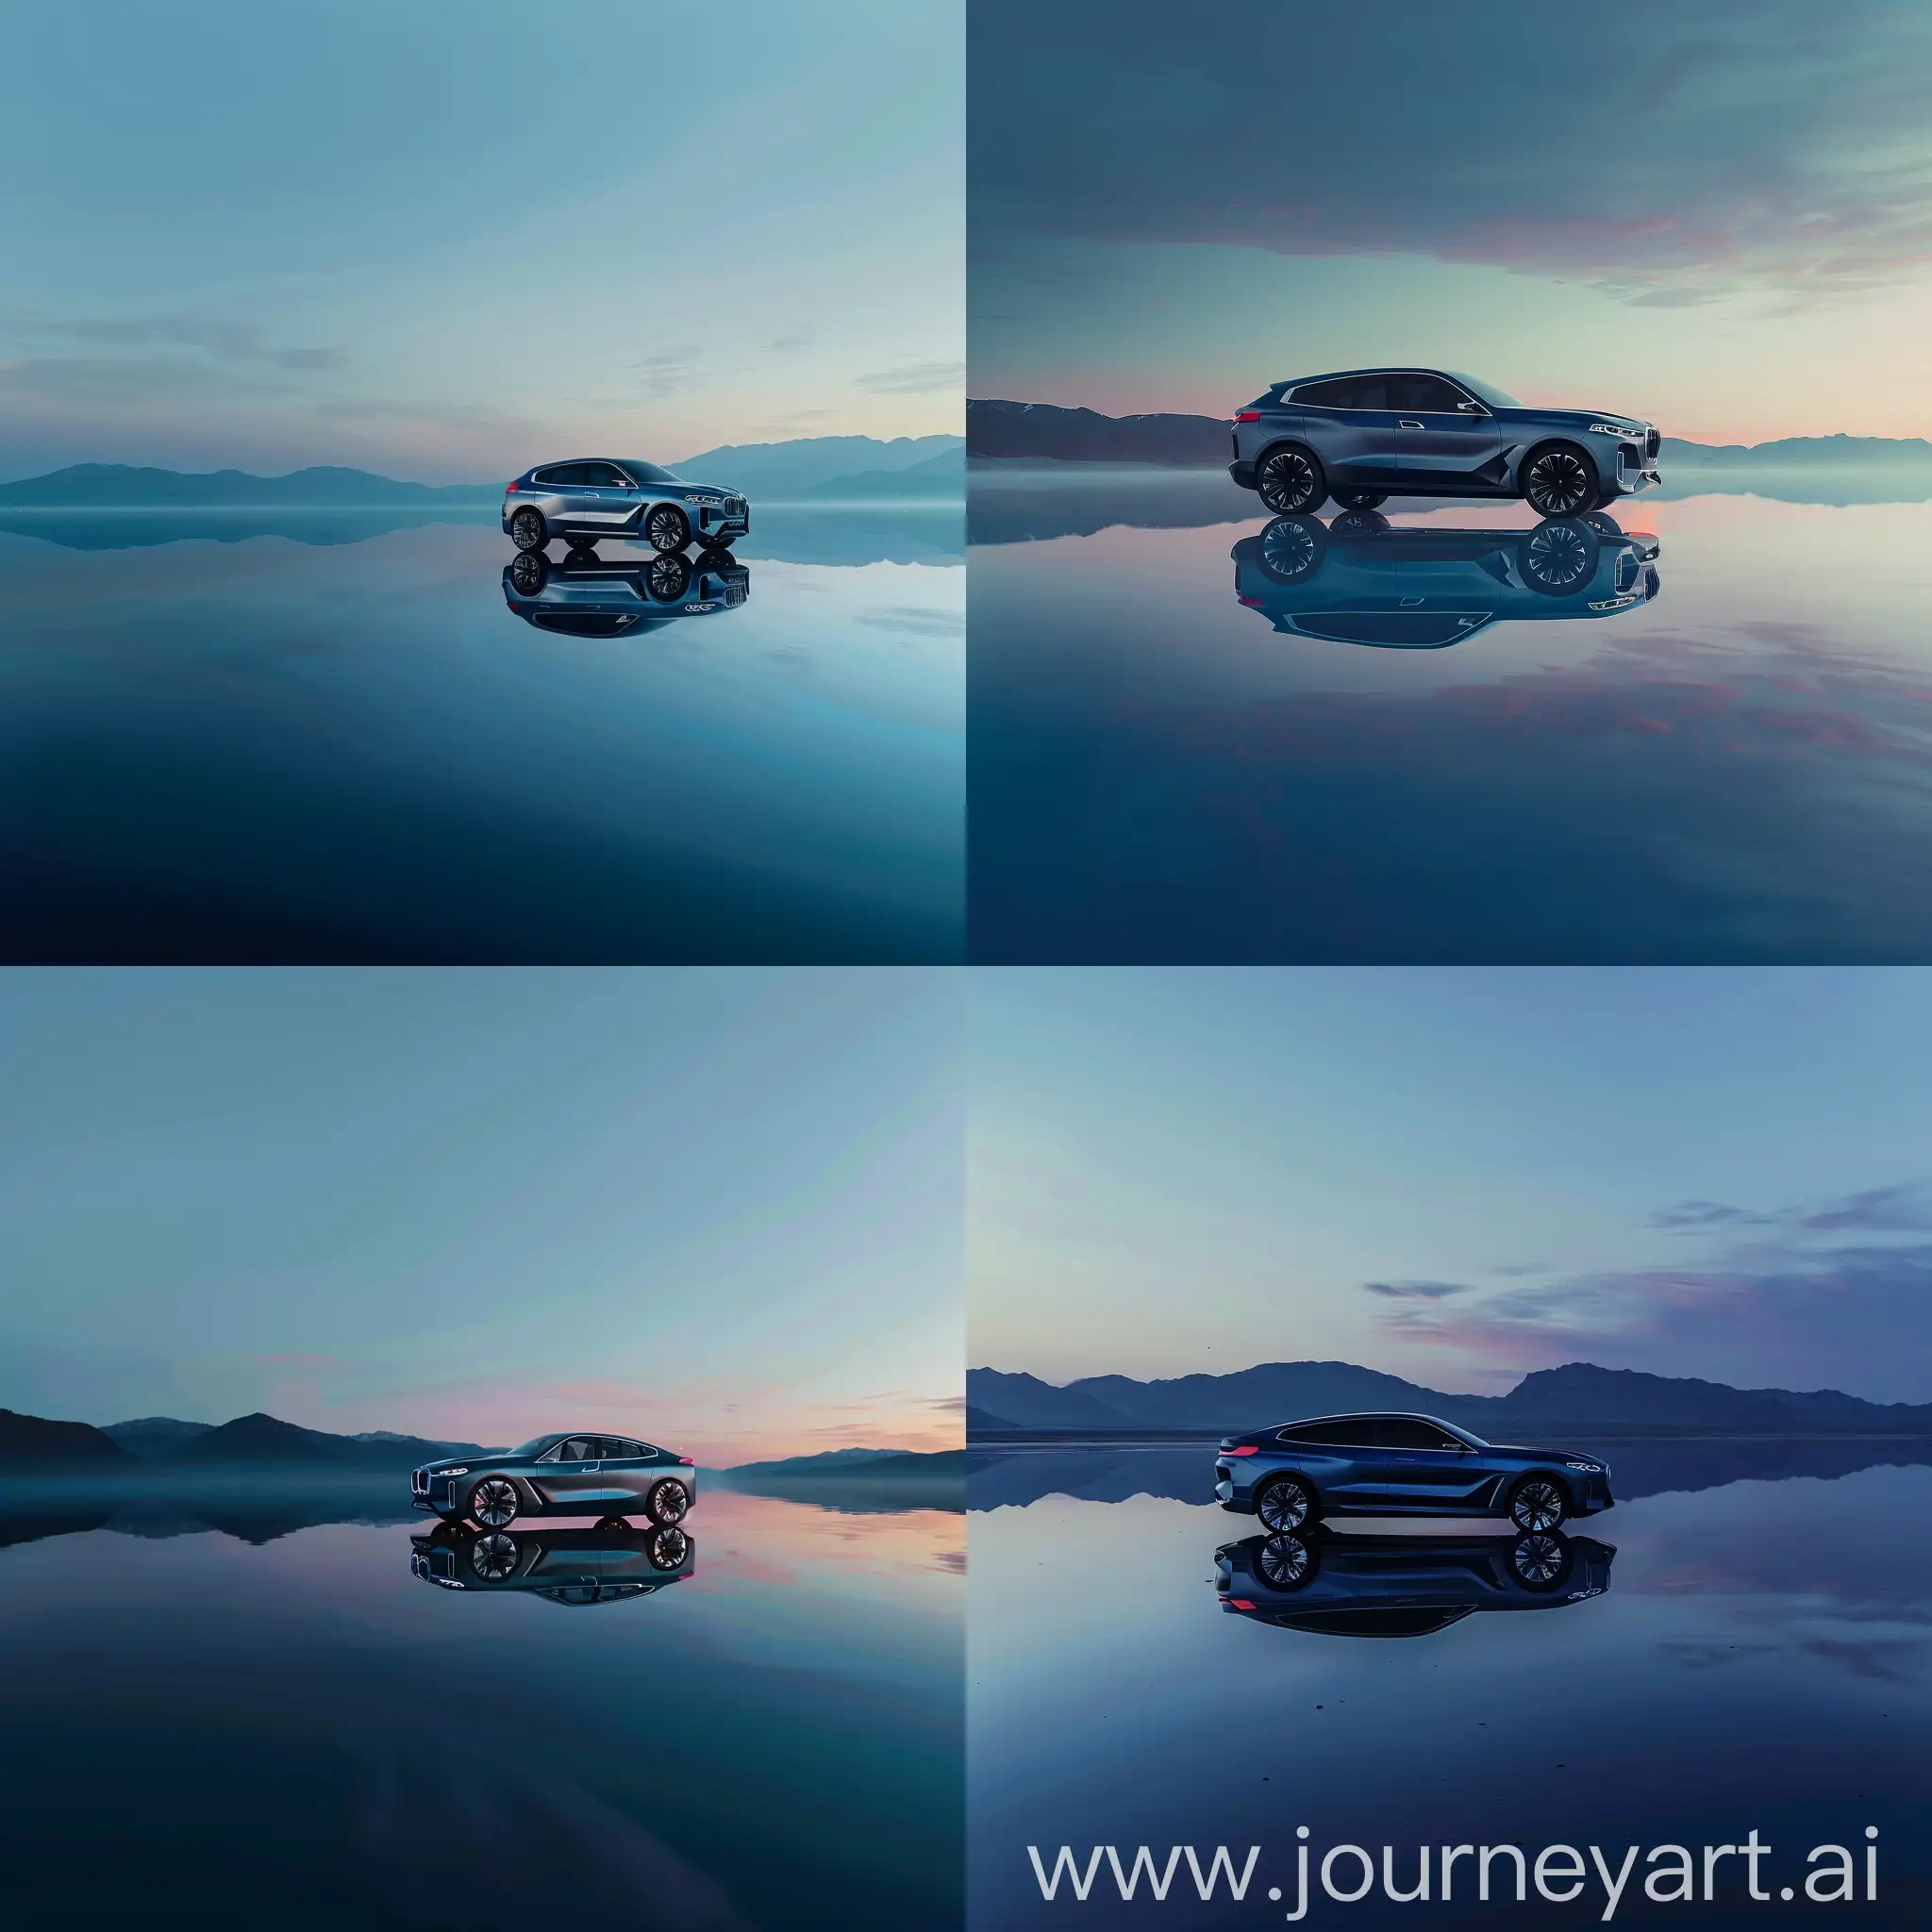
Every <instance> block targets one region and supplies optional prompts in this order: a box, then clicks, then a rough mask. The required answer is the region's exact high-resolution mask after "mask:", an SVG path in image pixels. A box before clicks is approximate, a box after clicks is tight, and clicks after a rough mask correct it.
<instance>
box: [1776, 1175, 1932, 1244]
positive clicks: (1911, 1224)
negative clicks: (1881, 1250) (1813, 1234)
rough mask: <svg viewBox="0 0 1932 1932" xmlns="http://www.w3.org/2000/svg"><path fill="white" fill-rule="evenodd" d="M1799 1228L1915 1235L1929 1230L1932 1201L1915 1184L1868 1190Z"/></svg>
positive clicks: (1809, 1216) (1811, 1217) (1810, 1217)
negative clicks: (1862, 1229)
mask: <svg viewBox="0 0 1932 1932" xmlns="http://www.w3.org/2000/svg"><path fill="white" fill-rule="evenodd" d="M1799 1225H1800V1226H1803V1227H1809V1228H1819V1229H1830V1228H1840V1227H1848V1228H1849V1227H1856V1228H1866V1229H1869V1230H1871V1231H1873V1232H1874V1233H1875V1232H1883V1231H1887V1230H1892V1231H1899V1232H1908V1233H1916V1232H1920V1231H1923V1230H1925V1229H1932V1201H1928V1200H1927V1198H1926V1193H1925V1190H1924V1188H1923V1187H1922V1186H1920V1185H1919V1184H1917V1183H1916V1182H1907V1183H1904V1184H1902V1185H1900V1186H1897V1187H1890V1188H1868V1189H1867V1190H1866V1191H1864V1192H1863V1193H1861V1194H1850V1195H1847V1196H1846V1197H1845V1198H1844V1199H1843V1200H1841V1201H1838V1202H1834V1203H1833V1204H1832V1205H1831V1206H1830V1207H1828V1208H1821V1209H1820V1210H1819V1211H1818V1212H1817V1213H1815V1214H1807V1216H1806V1217H1805V1218H1804V1220H1803V1221H1802V1222H1801V1223H1800V1224H1799Z"/></svg>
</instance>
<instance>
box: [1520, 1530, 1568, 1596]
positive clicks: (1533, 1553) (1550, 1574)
mask: <svg viewBox="0 0 1932 1932" xmlns="http://www.w3.org/2000/svg"><path fill="white" fill-rule="evenodd" d="M1570 1563H1571V1555H1570V1540H1569V1539H1568V1538H1567V1537H1561V1536H1558V1535H1557V1533H1556V1532H1555V1531H1554V1530H1542V1531H1540V1532H1537V1533H1535V1534H1532V1535H1529V1536H1520V1537H1518V1538H1517V1539H1516V1541H1514V1542H1513V1543H1511V1544H1510V1546H1509V1569H1510V1571H1511V1573H1512V1574H1514V1576H1515V1578H1516V1580H1517V1582H1519V1583H1520V1584H1522V1586H1523V1587H1524V1590H1533V1591H1539V1592H1541V1591H1547V1590H1561V1589H1562V1587H1563V1586H1564V1584H1566V1583H1567V1582H1569V1580H1570Z"/></svg>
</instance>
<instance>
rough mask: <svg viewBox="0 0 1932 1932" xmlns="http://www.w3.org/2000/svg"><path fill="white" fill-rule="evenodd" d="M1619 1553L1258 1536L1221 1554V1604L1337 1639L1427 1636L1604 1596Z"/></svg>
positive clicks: (1536, 1543) (1217, 1556) (1529, 1538)
mask: <svg viewBox="0 0 1932 1932" xmlns="http://www.w3.org/2000/svg"><path fill="white" fill-rule="evenodd" d="M1616 1554H1617V1553H1616V1551H1615V1550H1614V1549H1613V1548H1611V1546H1610V1545H1609V1544H1608V1543H1601V1542H1598V1541H1596V1540H1595V1539H1594V1538H1592V1537H1585V1536H1575V1537H1572V1536H1563V1535H1561V1534H1559V1533H1558V1532H1557V1531H1555V1530H1543V1531H1535V1532H1531V1533H1530V1534H1528V1535H1524V1536H1519V1537H1515V1538H1513V1539H1512V1538H1508V1537H1470V1538H1467V1539H1439V1538H1433V1537H1432V1538H1428V1539H1403V1538H1395V1537H1373V1538H1369V1537H1338V1536H1335V1535H1332V1534H1330V1533H1327V1532H1324V1531H1320V1530H1318V1531H1315V1532H1314V1533H1312V1534H1307V1533H1304V1532H1300V1531H1291V1532H1288V1533H1285V1534H1282V1535H1278V1536H1251V1537H1246V1538H1244V1539H1243V1540H1242V1541H1240V1542H1238V1543H1224V1544H1223V1546H1222V1547H1221V1548H1220V1549H1218V1550H1216V1551H1215V1553H1214V1567H1215V1571H1216V1576H1215V1589H1216V1590H1217V1591H1218V1592H1219V1593H1220V1598H1221V1607H1222V1608H1223V1609H1224V1611H1227V1612H1229V1613H1231V1614H1233V1615H1236V1616H1242V1617H1253V1618H1255V1619H1257V1621H1259V1622H1261V1623H1264V1624H1279V1625H1281V1627H1282V1628H1284V1629H1288V1630H1311V1631H1317V1632H1322V1633H1325V1634H1326V1635H1328V1636H1331V1637H1426V1636H1428V1635H1430V1634H1431V1633H1432V1632H1434V1631H1437V1630H1441V1629H1446V1628H1447V1627H1448V1625H1449V1624H1455V1623H1457V1622H1459V1621H1460V1620H1461V1619H1462V1618H1464V1617H1466V1616H1468V1615H1469V1614H1470V1612H1471V1611H1472V1610H1546V1609H1554V1608H1557V1607H1560V1606H1562V1605H1564V1604H1574V1603H1581V1602H1582V1601H1583V1599H1584V1598H1586V1597H1592V1596H1601V1595H1602V1594H1603V1593H1604V1591H1607V1589H1609V1587H1610V1559H1611V1558H1612V1557H1614V1556H1615V1555H1616Z"/></svg>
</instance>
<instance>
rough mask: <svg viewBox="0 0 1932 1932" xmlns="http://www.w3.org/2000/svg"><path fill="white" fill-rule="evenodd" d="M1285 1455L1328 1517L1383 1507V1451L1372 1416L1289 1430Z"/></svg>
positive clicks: (1310, 1424)
mask: <svg viewBox="0 0 1932 1932" xmlns="http://www.w3.org/2000/svg"><path fill="white" fill-rule="evenodd" d="M1281 1446H1282V1448H1283V1450H1284V1451H1285V1452H1286V1453H1287V1454H1289V1455H1291V1457H1294V1459H1295V1460H1296V1461H1297V1462H1298V1463H1300V1464H1301V1466H1302V1467H1303V1468H1304V1469H1305V1470H1306V1471H1307V1476H1308V1480H1309V1481H1310V1482H1312V1483H1313V1484H1314V1485H1315V1488H1316V1491H1318V1492H1319V1494H1320V1496H1321V1498H1322V1507H1323V1511H1324V1514H1335V1515H1346V1514H1347V1513H1348V1511H1349V1510H1350V1509H1364V1508H1367V1509H1373V1508H1379V1507H1381V1505H1382V1492H1383V1489H1384V1486H1385V1472H1384V1470H1383V1467H1382V1459H1383V1454H1384V1452H1383V1450H1382V1448H1381V1446H1380V1444H1379V1443H1378V1441H1376V1427H1375V1422H1374V1418H1373V1417H1364V1418H1363V1419H1361V1420H1360V1421H1356V1420H1353V1419H1351V1418H1348V1417H1343V1418H1341V1420H1340V1421H1337V1422H1332V1423H1305V1424H1302V1425H1301V1426H1300V1427H1299V1428H1295V1429H1291V1430H1287V1431H1284V1433H1283V1436H1282V1444H1281Z"/></svg>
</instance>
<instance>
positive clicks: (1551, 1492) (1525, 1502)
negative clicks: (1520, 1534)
mask: <svg viewBox="0 0 1932 1932" xmlns="http://www.w3.org/2000/svg"><path fill="white" fill-rule="evenodd" d="M1509 1516H1510V1520H1511V1521H1512V1522H1513V1523H1514V1524H1516V1526H1517V1528H1518V1529H1526V1530H1550V1529H1555V1528H1556V1527H1557V1524H1559V1523H1561V1522H1562V1520H1563V1498H1562V1497H1561V1496H1560V1495H1559V1494H1558V1493H1557V1486H1556V1484H1555V1483H1553V1482H1549V1481H1547V1480H1545V1479H1544V1478H1543V1477H1541V1476H1537V1477H1535V1478H1533V1479H1532V1480H1531V1481H1529V1482H1526V1483H1524V1485H1523V1486H1522V1488H1520V1489H1519V1490H1518V1491H1516V1493H1515V1495H1514V1496H1512V1497H1511V1498H1510V1499H1509Z"/></svg>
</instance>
